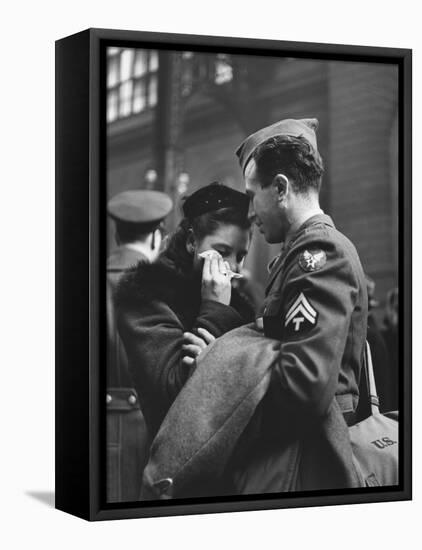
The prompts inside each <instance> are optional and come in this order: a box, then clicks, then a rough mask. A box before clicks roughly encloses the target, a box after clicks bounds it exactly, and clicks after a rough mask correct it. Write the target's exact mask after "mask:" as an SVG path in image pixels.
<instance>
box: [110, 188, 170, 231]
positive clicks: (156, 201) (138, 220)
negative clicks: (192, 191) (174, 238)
mask: <svg viewBox="0 0 422 550" xmlns="http://www.w3.org/2000/svg"><path fill="white" fill-rule="evenodd" d="M172 208H173V201H172V200H171V198H170V197H169V196H168V195H166V194H165V193H162V192H161V191H149V190H133V191H124V192H123V193H119V194H118V195H115V196H114V197H113V198H112V199H110V200H109V202H108V205H107V211H108V213H109V215H110V216H111V217H112V218H113V219H114V220H116V221H118V222H125V223H133V224H151V223H154V222H157V223H159V222H160V221H162V220H163V219H164V218H165V217H166V216H167V215H168V214H169V213H170V211H171V209H172Z"/></svg>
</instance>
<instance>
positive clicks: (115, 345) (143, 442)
mask: <svg viewBox="0 0 422 550" xmlns="http://www.w3.org/2000/svg"><path fill="white" fill-rule="evenodd" d="M139 261H145V262H147V261H148V260H147V258H146V257H145V256H144V255H143V254H141V253H140V252H138V251H136V250H133V249H132V248H129V247H127V246H120V247H118V248H116V249H115V250H114V251H113V253H112V254H111V255H110V256H109V258H108V259H107V336H108V338H107V340H108V346H107V369H106V370H107V500H108V502H121V501H124V502H127V501H133V500H138V498H139V493H140V480H141V477H142V471H143V468H144V466H145V464H146V461H147V458H148V451H149V437H148V433H147V428H146V424H145V419H144V417H143V414H142V412H141V409H140V404H139V398H138V395H137V391H136V390H135V388H134V384H133V380H132V378H131V376H130V374H129V371H128V365H127V356H126V352H125V349H124V346H123V343H122V341H121V338H120V336H119V333H118V330H117V325H116V319H115V307H114V303H113V294H114V292H115V290H116V287H117V284H118V282H119V280H120V279H121V277H122V275H123V274H124V272H125V271H126V270H127V269H128V268H130V267H131V266H133V265H136V264H137V263H138V262H139Z"/></svg>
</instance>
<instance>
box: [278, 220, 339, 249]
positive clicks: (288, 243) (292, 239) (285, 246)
mask: <svg viewBox="0 0 422 550" xmlns="http://www.w3.org/2000/svg"><path fill="white" fill-rule="evenodd" d="M317 223H323V224H324V225H328V226H329V227H334V228H335V225H334V222H333V220H332V219H331V218H330V216H327V214H324V213H323V212H321V213H320V214H315V216H311V217H310V218H308V219H307V220H306V221H305V222H304V223H302V225H301V226H300V227H299V229H297V231H295V232H294V233H293V234H292V235H289V237H288V238H287V239H286V241H285V242H284V243H283V246H282V251H283V250H288V249H290V248H291V247H292V246H293V244H294V242H295V241H296V239H297V238H298V237H299V235H300V234H301V233H302V232H303V231H304V230H305V229H307V228H308V227H310V226H311V225H315V224H317Z"/></svg>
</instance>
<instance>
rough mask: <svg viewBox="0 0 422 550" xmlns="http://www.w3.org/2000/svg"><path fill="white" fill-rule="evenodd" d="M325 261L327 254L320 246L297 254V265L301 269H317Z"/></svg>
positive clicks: (308, 270)
mask: <svg viewBox="0 0 422 550" xmlns="http://www.w3.org/2000/svg"><path fill="white" fill-rule="evenodd" d="M326 263H327V255H326V254H325V252H324V251H323V250H321V249H320V248H318V249H314V250H305V251H304V252H302V254H301V255H300V256H299V265H300V267H301V268H302V269H303V271H307V272H310V271H318V269H321V267H323V266H324V265H325V264H326Z"/></svg>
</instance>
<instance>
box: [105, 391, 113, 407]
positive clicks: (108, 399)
mask: <svg viewBox="0 0 422 550" xmlns="http://www.w3.org/2000/svg"><path fill="white" fill-rule="evenodd" d="M112 401H113V398H112V397H111V395H110V394H109V393H108V394H107V395H106V403H107V404H109V403H111V402H112Z"/></svg>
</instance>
